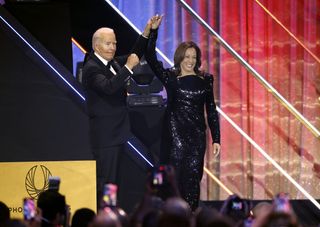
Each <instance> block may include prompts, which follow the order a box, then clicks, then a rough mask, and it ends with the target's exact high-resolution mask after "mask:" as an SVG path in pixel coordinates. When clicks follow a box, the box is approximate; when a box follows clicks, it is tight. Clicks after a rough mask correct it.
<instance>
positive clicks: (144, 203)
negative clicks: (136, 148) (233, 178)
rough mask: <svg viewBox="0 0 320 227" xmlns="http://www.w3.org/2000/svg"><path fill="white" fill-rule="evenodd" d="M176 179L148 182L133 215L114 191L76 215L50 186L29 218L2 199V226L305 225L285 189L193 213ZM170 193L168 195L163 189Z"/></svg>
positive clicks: (235, 198)
mask: <svg viewBox="0 0 320 227" xmlns="http://www.w3.org/2000/svg"><path fill="white" fill-rule="evenodd" d="M168 176H170V174H168ZM172 179H174V178H171V177H167V180H166V182H165V184H167V186H169V187H167V188H165V187H159V185H158V186H156V187H155V185H153V184H152V181H150V182H151V183H147V187H146V193H145V195H144V197H143V198H142V200H141V202H140V203H139V204H137V206H136V207H135V209H134V210H133V212H132V213H130V214H127V213H126V212H125V211H124V210H123V209H121V208H120V207H118V206H116V204H114V203H113V202H114V201H113V200H114V199H115V198H114V195H113V197H112V196H111V197H108V195H104V198H101V203H100V204H99V209H98V212H97V213H95V212H94V211H93V210H91V209H88V208H81V209H78V210H76V211H75V212H74V214H72V215H71V214H70V213H69V212H68V211H69V209H68V206H67V204H66V200H65V196H63V195H62V194H60V193H59V192H58V191H57V190H47V191H44V192H42V193H40V195H39V197H38V199H37V202H36V204H35V206H36V212H35V214H34V215H32V214H28V213H26V212H30V211H26V210H27V207H24V208H25V209H26V210H25V214H24V215H25V217H24V219H23V220H19V219H12V218H10V211H9V208H8V207H7V206H6V204H4V203H2V202H0V227H58V226H60V227H69V226H71V227H171V226H172V227H211V226H212V227H233V226H243V227H276V226H281V227H298V226H302V225H301V224H299V222H298V220H297V217H296V215H295V214H294V211H293V209H292V207H291V205H290V201H289V199H288V195H287V194H285V193H279V194H278V195H277V196H276V197H275V198H274V200H273V201H272V202H260V203H258V204H256V205H255V206H253V207H252V205H251V204H250V203H249V202H248V201H247V200H244V199H241V198H240V197H239V196H237V195H230V196H229V197H228V198H227V199H226V200H225V201H224V203H223V205H222V207H221V208H220V209H219V210H217V209H215V208H210V207H206V206H199V207H198V209H196V210H195V211H192V210H191V209H190V206H189V204H188V203H187V202H186V201H184V200H183V199H182V198H181V197H180V196H179V192H178V191H177V190H176V188H177V187H176V185H175V182H174V180H172ZM164 191H166V193H163V192H164ZM110 202H111V203H110ZM112 203H113V204H112ZM24 206H26V205H24ZM30 215H31V217H30ZM71 216H72V218H70V217H71Z"/></svg>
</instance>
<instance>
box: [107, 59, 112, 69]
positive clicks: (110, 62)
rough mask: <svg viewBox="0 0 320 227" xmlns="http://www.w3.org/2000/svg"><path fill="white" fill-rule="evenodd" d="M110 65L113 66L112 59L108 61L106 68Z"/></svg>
mask: <svg viewBox="0 0 320 227" xmlns="http://www.w3.org/2000/svg"><path fill="white" fill-rule="evenodd" d="M110 66H112V68H113V60H110V61H108V64H107V68H108V69H110Z"/></svg>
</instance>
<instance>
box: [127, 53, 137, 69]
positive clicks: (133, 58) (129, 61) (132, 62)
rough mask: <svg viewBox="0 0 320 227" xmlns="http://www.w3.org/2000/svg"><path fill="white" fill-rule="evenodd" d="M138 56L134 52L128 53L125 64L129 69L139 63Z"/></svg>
mask: <svg viewBox="0 0 320 227" xmlns="http://www.w3.org/2000/svg"><path fill="white" fill-rule="evenodd" d="M139 61H140V60H139V57H138V56H137V55H136V54H130V55H129V57H128V59H127V63H126V66H127V67H128V68H129V69H131V70H132V69H133V67H135V66H136V65H137V64H139Z"/></svg>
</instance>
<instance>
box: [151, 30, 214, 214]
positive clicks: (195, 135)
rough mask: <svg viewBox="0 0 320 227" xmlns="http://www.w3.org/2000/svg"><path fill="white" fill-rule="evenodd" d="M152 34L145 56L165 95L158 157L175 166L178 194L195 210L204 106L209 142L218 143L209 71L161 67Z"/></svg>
mask: <svg viewBox="0 0 320 227" xmlns="http://www.w3.org/2000/svg"><path fill="white" fill-rule="evenodd" d="M156 38H157V31H154V30H152V32H151V34H150V38H149V45H148V49H147V54H146V59H147V61H148V63H149V65H150V67H151V68H152V69H153V71H154V72H155V74H156V75H157V77H158V78H159V79H160V80H161V82H162V83H163V85H164V86H165V88H166V91H167V96H168V102H167V109H166V115H165V124H166V125H165V127H164V128H163V130H164V131H163V138H162V139H163V141H162V142H163V145H162V148H161V155H160V156H161V157H160V161H161V162H162V164H171V165H173V166H174V167H175V170H176V176H177V180H178V186H179V190H180V193H181V196H182V197H183V198H184V199H185V200H186V201H187V202H188V203H189V204H190V206H191V208H192V209H193V210H195V209H196V208H197V207H198V202H199V196H200V181H201V178H202V174H203V162H204V154H205V150H206V123H205V113H204V111H205V109H206V113H207V119H208V125H209V127H210V131H211V135H212V139H213V142H215V143H220V129H219V118H218V114H217V111H216V105H215V103H214V96H213V77H212V75H210V74H204V75H203V76H197V75H187V76H183V77H177V76H176V75H175V73H174V71H173V70H172V69H164V68H163V66H162V64H161V62H158V60H157V58H156V54H155V43H156Z"/></svg>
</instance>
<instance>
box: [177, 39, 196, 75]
mask: <svg viewBox="0 0 320 227" xmlns="http://www.w3.org/2000/svg"><path fill="white" fill-rule="evenodd" d="M189 48H194V49H195V50H196V54H197V59H196V65H195V67H194V71H195V73H196V74H197V75H198V74H200V70H199V68H200V66H201V50H200V48H199V47H198V45H197V44H196V43H195V42H192V41H188V42H182V43H180V44H179V46H178V47H177V49H176V51H175V52H174V59H173V61H174V68H175V73H176V75H178V76H179V75H180V74H181V68H180V63H181V62H182V60H183V59H184V56H185V53H186V51H187V49H189Z"/></svg>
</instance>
